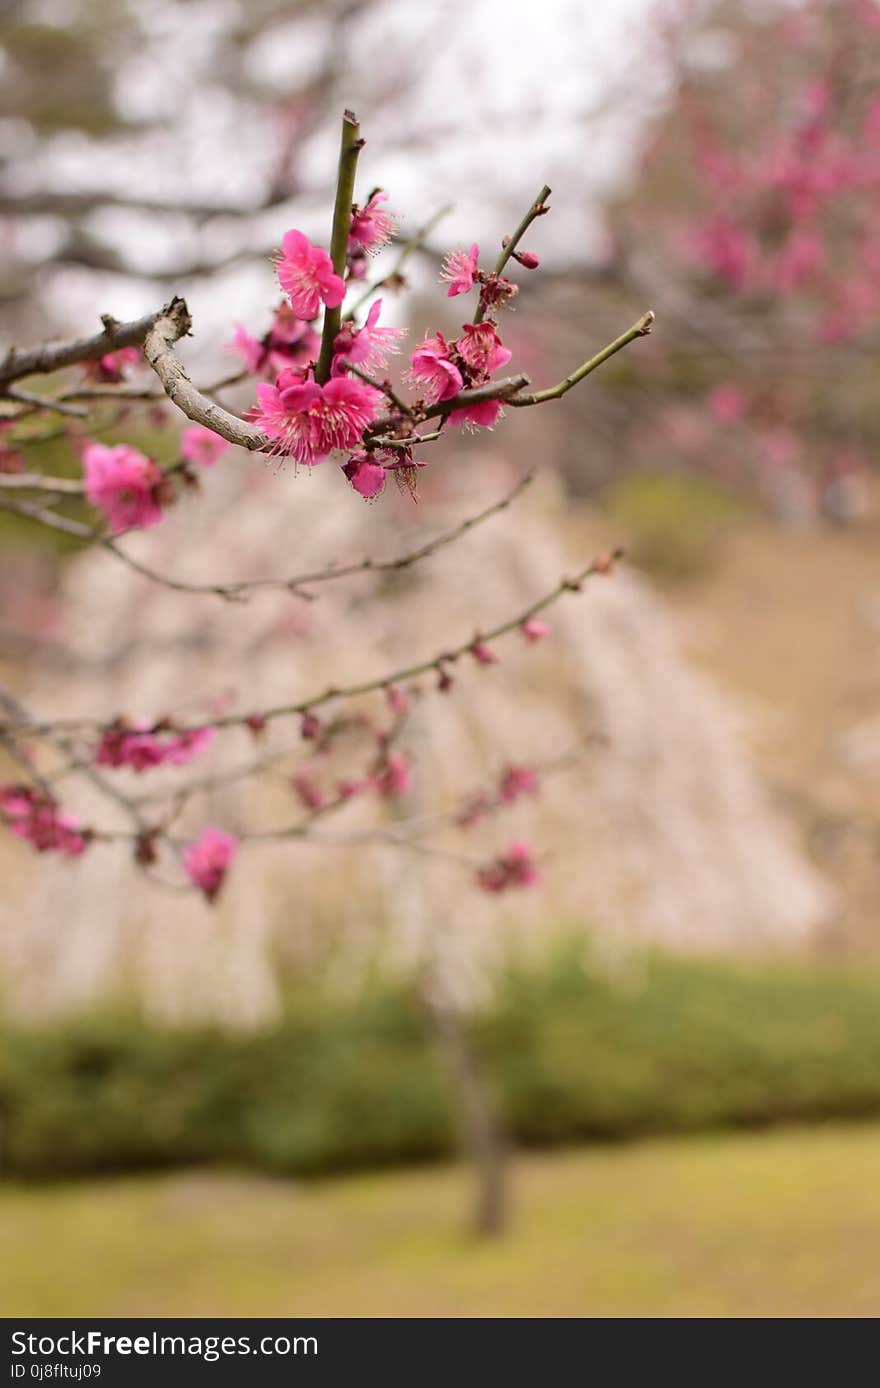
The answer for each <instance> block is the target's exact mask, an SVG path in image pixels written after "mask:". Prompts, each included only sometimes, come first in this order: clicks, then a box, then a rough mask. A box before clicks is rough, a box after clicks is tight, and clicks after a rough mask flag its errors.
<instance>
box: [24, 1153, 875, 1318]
mask: <svg viewBox="0 0 880 1388" xmlns="http://www.w3.org/2000/svg"><path fill="white" fill-rule="evenodd" d="M878 1169H880V1126H871V1127H868V1126H865V1127H834V1128H831V1127H829V1128H823V1129H811V1130H806V1129H805V1130H787V1131H777V1132H773V1133H763V1134H747V1135H736V1136H729V1135H728V1136H716V1137H711V1138H688V1139H677V1140H674V1141H672V1140H670V1141H656V1142H645V1143H641V1144H638V1145H633V1146H629V1147H615V1148H611V1147H607V1148H598V1149H596V1148H594V1149H590V1150H583V1149H581V1150H576V1151H569V1152H564V1153H561V1154H560V1153H553V1154H542V1155H528V1156H523V1157H520V1158H518V1159H517V1161H516V1164H515V1198H516V1218H515V1224H514V1227H513V1230H512V1232H511V1233H510V1235H509V1236H508V1237H507V1238H505V1239H501V1240H498V1241H495V1242H487V1243H482V1244H480V1243H475V1242H474V1241H473V1240H472V1239H470V1238H469V1237H468V1236H467V1235H466V1234H465V1233H464V1232H463V1228H462V1221H463V1216H464V1212H465V1209H466V1204H467V1200H468V1196H469V1186H468V1178H467V1174H466V1173H465V1172H463V1171H462V1170H461V1169H459V1168H440V1169H437V1168H434V1169H424V1170H417V1171H407V1172H402V1173H401V1172H395V1173H391V1174H383V1175H378V1176H366V1177H364V1176H361V1177H357V1178H354V1179H336V1180H332V1181H330V1180H328V1181H324V1182H320V1183H314V1184H308V1185H300V1184H297V1183H292V1182H287V1181H280V1180H267V1179H266V1178H265V1177H253V1176H245V1175H230V1174H218V1173H213V1172H203V1171H198V1172H186V1173H180V1174H175V1175H170V1176H169V1175H162V1176H150V1177H127V1178H120V1179H114V1180H102V1181H99V1182H81V1183H65V1184H63V1185H58V1186H50V1187H46V1186H44V1187H39V1186H20V1185H17V1184H15V1185H0V1246H2V1249H3V1258H2V1260H0V1264H2V1266H0V1314H2V1315H4V1316H6V1317H9V1316H17V1315H26V1316H87V1315H102V1316H127V1315H130V1316H139V1315H143V1316H161V1315H164V1316H188V1315H207V1316H224V1315H230V1316H233V1315H238V1316H256V1315H267V1316H286V1315H318V1316H334V1315H343V1316H344V1315H349V1316H382V1315H385V1316H481V1315H488V1316H529V1315H531V1316H643V1317H645V1316H649V1317H650V1316H660V1317H663V1316H685V1317H686V1316H697V1317H701V1316H724V1317H726V1316H742V1317H748V1316H876V1315H877V1314H878V1313H880V1182H878V1181H877V1171H878Z"/></svg>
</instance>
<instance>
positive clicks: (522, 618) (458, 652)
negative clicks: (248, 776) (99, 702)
mask: <svg viewBox="0 0 880 1388" xmlns="http://www.w3.org/2000/svg"><path fill="white" fill-rule="evenodd" d="M622 554H623V551H622V550H615V551H613V553H612V554H611V555H610V556H609V555H602V556H600V557H598V558H596V559H593V560H592V561H591V562H590V563H589V564H587V565H586V566H585V567H584V568H583V569H581V570H580V571H579V572H578V573H576V574H573V575H572V576H571V577H566V578H561V579H560V580H559V582H558V583H557V584H556V586H555V588H552V589H551V590H550V591H549V592H548V593H545V594H544V595H543V597H540V598H538V599H537V600H536V601H535V602H533V603H530V604H529V606H528V607H526V608H524V609H523V611H521V612H518V613H517V614H516V616H515V617H511V618H509V619H508V620H507V621H504V622H500V623H499V624H498V625H497V626H495V627H492V628H490V629H488V630H484V631H478V632H476V633H475V634H474V635H472V636H471V637H470V638H469V639H468V640H467V641H463V642H461V643H460V644H459V645H457V646H452V647H450V648H448V649H447V650H445V651H444V650H441V651H437V652H435V654H434V655H432V656H429V657H428V658H427V659H425V660H421V661H418V662H417V663H415V664H413V665H406V666H403V667H402V668H400V669H397V670H392V671H390V672H389V673H386V674H384V675H377V676H376V677H374V678H373V679H369V680H362V681H360V682H357V683H354V684H349V685H343V686H339V685H331V686H330V687H329V688H327V689H325V690H323V691H322V692H321V693H319V694H313V695H311V696H310V697H309V698H306V699H300V700H298V701H297V702H295V703H291V704H279V705H277V706H276V707H274V708H268V709H260V710H259V714H260V717H261V718H262V719H263V720H264V721H265V722H269V721H271V720H274V719H276V718H286V717H291V716H295V715H300V714H303V713H307V712H312V711H314V710H315V709H318V708H321V707H323V706H324V705H325V704H329V703H335V702H336V701H338V700H340V699H354V698H358V697H359V696H361V695H363V694H373V693H377V692H378V691H381V690H384V689H388V688H389V686H391V685H395V684H403V683H405V682H406V681H407V680H412V679H415V678H416V677H417V676H419V675H426V674H430V673H431V672H432V671H434V672H436V673H437V674H440V675H442V674H444V673H447V667H448V666H450V665H454V664H455V663H456V661H458V660H461V659H462V657H464V656H467V655H468V654H470V653H472V652H473V649H474V647H475V645H477V643H482V644H485V643H487V642H489V641H495V640H497V639H498V638H499V637H501V636H506V635H508V634H509V633H510V632H512V631H516V630H517V629H518V628H519V627H521V626H522V625H523V623H524V622H527V621H528V620H529V618H530V617H534V616H537V614H538V613H539V612H543V611H544V609H545V608H547V607H549V606H550V605H551V604H552V603H554V602H556V601H557V600H558V599H559V598H560V597H561V596H562V595H563V594H564V593H576V592H579V591H580V588H581V585H582V584H583V583H584V582H585V581H586V580H587V579H588V578H591V577H593V576H594V575H595V574H607V573H608V572H609V569H610V567H611V560H616V559H620V558H621V557H622ZM252 716H253V711H251V713H250V714H229V715H227V716H225V717H222V718H215V719H213V720H212V723H211V726H212V727H214V728H234V727H241V726H242V725H244V724H246V723H247V721H248V719H249V718H250V717H252ZM113 726H114V725H113V722H112V721H111V722H109V723H108V722H102V721H101V720H98V719H90V718H73V719H60V720H58V721H56V722H54V723H23V724H18V723H11V724H7V726H6V727H5V728H2V729H0V731H5V732H6V733H15V734H21V735H23V736H29V737H45V736H57V734H58V733H59V732H63V731H71V732H76V731H80V732H87V733H88V732H93V733H96V734H101V733H104V732H105V731H107V730H108V729H109V728H112V727H113ZM161 726H162V725H161V724H154V725H153V726H152V727H150V728H146V729H144V731H145V732H159V731H161ZM203 727H204V722H200V723H196V724H192V725H191V726H187V725H182V724H175V728H176V731H178V732H181V733H182V732H195V731H198V730H199V729H200V728H203Z"/></svg>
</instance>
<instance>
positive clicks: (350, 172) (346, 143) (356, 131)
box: [315, 111, 364, 384]
mask: <svg viewBox="0 0 880 1388" xmlns="http://www.w3.org/2000/svg"><path fill="white" fill-rule="evenodd" d="M363 143H364V142H363V140H362V139H361V138H360V126H359V125H358V123H357V118H356V117H355V114H354V112H353V111H346V112H345V113H344V115H343V117H342V141H341V143H340V146H339V172H338V174H337V176H336V201H335V203H334V206H333V230H332V232H331V235H330V259H331V260H332V261H333V269H334V270H335V271H336V273H337V275H341V276H342V277H343V278H344V276H345V265H346V260H347V256H348V233H349V229H350V227H351V209H352V206H353V204H354V178H355V172H356V170H357V161H358V155H359V154H360V152H361V149H362V148H363ZM341 322H342V306H341V305H340V306H339V307H338V308H328V309H325V310H324V331H323V332H322V334H321V351H320V355H319V356H318V365H317V367H316V368H315V380H316V381H318V382H319V384H322V383H323V382H324V381H328V380H329V379H330V367H331V365H332V362H333V342H334V339H335V338H336V334H337V333H338V332H339V327H340V324H341Z"/></svg>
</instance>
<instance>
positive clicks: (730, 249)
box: [694, 213, 757, 289]
mask: <svg viewBox="0 0 880 1388" xmlns="http://www.w3.org/2000/svg"><path fill="white" fill-rule="evenodd" d="M694 244H695V248H696V251H697V254H698V255H699V256H700V259H701V260H702V261H703V262H704V264H705V265H706V267H707V269H709V270H710V271H711V272H712V274H714V275H717V277H718V278H719V279H723V280H726V281H727V283H728V284H729V285H730V287H731V288H732V289H744V288H745V287H746V285H747V284H748V283H749V281H750V280H751V278H752V275H753V273H754V268H755V258H756V254H757V251H756V247H755V243H754V239H753V238H752V236H751V235H750V234H749V232H747V231H744V230H743V228H742V227H740V226H738V225H737V224H736V222H734V221H733V219H732V218H731V217H728V216H726V215H725V214H724V213H717V214H716V215H714V216H712V217H710V218H709V219H708V220H707V221H705V222H704V223H703V224H702V225H701V226H699V227H698V228H697V229H696V231H695V233H694Z"/></svg>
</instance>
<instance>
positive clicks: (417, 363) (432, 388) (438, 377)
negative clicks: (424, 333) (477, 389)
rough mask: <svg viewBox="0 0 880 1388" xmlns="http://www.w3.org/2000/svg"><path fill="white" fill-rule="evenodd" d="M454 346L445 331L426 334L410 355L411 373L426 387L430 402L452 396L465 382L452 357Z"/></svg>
mask: <svg viewBox="0 0 880 1388" xmlns="http://www.w3.org/2000/svg"><path fill="white" fill-rule="evenodd" d="M451 350H452V349H451V348H450V346H449V343H448V342H447V341H446V339H445V338H444V336H443V334H442V333H437V334H436V336H434V337H426V338H425V339H424V341H423V342H420V343H419V345H418V347H417V348H416V349H415V351H414V352H413V354H412V357H411V358H410V371H409V377H410V380H411V381H412V382H413V384H414V385H415V386H416V387H417V388H419V389H421V390H423V392H424V398H425V400H426V401H427V403H428V404H429V405H436V404H437V403H438V402H439V401H441V400H451V399H452V397H453V395H457V394H458V392H459V391H460V390H461V388H462V386H463V385H464V378H463V377H462V374H461V372H460V371H459V369H458V367H457V366H456V365H455V363H454V362H453V361H452V360H451Z"/></svg>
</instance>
